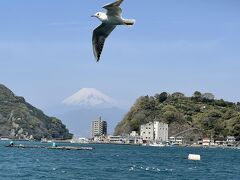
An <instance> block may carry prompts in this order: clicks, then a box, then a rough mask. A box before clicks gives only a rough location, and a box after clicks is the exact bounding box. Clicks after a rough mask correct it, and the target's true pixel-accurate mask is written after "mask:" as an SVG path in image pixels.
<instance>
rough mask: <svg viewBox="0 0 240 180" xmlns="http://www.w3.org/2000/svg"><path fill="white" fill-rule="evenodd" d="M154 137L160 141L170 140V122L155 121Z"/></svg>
mask: <svg viewBox="0 0 240 180" xmlns="http://www.w3.org/2000/svg"><path fill="white" fill-rule="evenodd" d="M154 132H155V133H154V134H155V136H154V139H155V140H156V141H160V142H166V141H168V124H165V123H161V122H159V121H154Z"/></svg>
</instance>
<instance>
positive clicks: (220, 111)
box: [115, 91, 240, 140]
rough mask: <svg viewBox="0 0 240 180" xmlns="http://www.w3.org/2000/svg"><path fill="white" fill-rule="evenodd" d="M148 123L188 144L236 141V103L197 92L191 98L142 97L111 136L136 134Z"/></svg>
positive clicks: (239, 122)
mask: <svg viewBox="0 0 240 180" xmlns="http://www.w3.org/2000/svg"><path fill="white" fill-rule="evenodd" d="M150 121H161V122H165V123H168V124H169V135H170V136H171V135H182V136H184V137H185V138H188V139H189V140H196V139H198V138H202V137H214V138H217V139H218V138H223V137H226V136H228V135H232V136H236V137H240V103H236V104H235V103H232V102H227V101H224V100H222V99H221V100H215V99H214V95H213V94H211V93H204V94H202V93H200V92H198V91H196V92H195V93H194V94H193V96H192V97H186V96H185V95H184V94H182V93H180V92H176V93H173V94H167V93H166V92H163V93H161V94H156V95H155V96H142V97H140V98H138V99H137V101H136V102H135V104H134V105H133V106H132V107H131V109H130V111H129V112H128V113H127V114H126V115H125V117H124V118H123V120H122V121H121V122H120V123H119V124H118V125H117V127H116V128H115V134H117V135H119V134H125V133H129V132H131V131H133V130H136V131H139V128H140V125H141V124H145V123H148V122H150ZM187 130H189V131H187ZM181 132H185V133H181Z"/></svg>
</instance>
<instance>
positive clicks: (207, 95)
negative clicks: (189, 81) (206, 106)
mask: <svg viewBox="0 0 240 180" xmlns="http://www.w3.org/2000/svg"><path fill="white" fill-rule="evenodd" d="M202 98H204V99H207V100H214V98H215V97H214V95H213V94H212V93H204V94H203V95H202Z"/></svg>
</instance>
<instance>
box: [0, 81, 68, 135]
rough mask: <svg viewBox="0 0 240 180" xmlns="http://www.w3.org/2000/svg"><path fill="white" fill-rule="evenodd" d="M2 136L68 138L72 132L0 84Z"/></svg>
mask: <svg viewBox="0 0 240 180" xmlns="http://www.w3.org/2000/svg"><path fill="white" fill-rule="evenodd" d="M2 136H4V137H10V138H17V139H25V138H31V137H33V138H34V139H41V138H57V139H68V138H71V137H72V134H70V133H69V131H68V130H67V129H66V127H65V125H63V124H62V122H61V121H60V120H59V119H57V118H54V117H48V116H46V115H45V114H44V113H43V112H42V111H41V110H39V109H37V108H35V107H33V106H32V105H30V104H29V103H27V102H26V101H25V99H24V98H23V97H19V96H15V95H14V93H13V92H12V91H11V90H9V89H8V88H7V87H5V86H4V85H1V84H0V137H2Z"/></svg>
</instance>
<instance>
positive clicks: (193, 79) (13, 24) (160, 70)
mask: <svg viewBox="0 0 240 180" xmlns="http://www.w3.org/2000/svg"><path fill="white" fill-rule="evenodd" d="M108 2H111V0H90V1H89V0H70V1H69V0H51V1H49V0H38V1H32V0H1V1H0V22H1V28H0V67H1V71H0V83H2V84H5V85H6V86H8V87H9V88H11V89H12V90H13V91H14V92H15V94H17V95H21V96H24V97H25V98H26V99H27V101H29V102H30V103H32V104H33V105H35V106H37V107H39V108H42V109H44V110H46V111H47V109H48V107H51V106H54V105H56V104H59V103H60V102H61V101H62V100H63V99H64V98H66V97H68V96H69V95H71V94H73V93H74V92H76V91H78V90H79V89H80V88H84V87H93V88H96V89H99V90H100V91H102V92H104V93H105V94H107V95H109V96H111V97H112V98H114V99H116V100H117V101H119V103H121V104H122V106H123V107H124V108H128V107H130V106H131V105H132V103H133V102H134V101H135V99H136V98H137V97H138V96H140V95H146V94H149V95H154V94H155V93H158V92H162V91H167V92H170V93H171V92H175V91H181V92H183V93H185V94H186V95H191V94H192V93H193V92H194V91H195V90H200V91H202V92H212V93H214V94H215V95H216V97H217V98H223V99H226V100H229V101H235V102H237V101H240V93H239V92H240V83H239V82H240V70H239V69H240V61H239V60H240V51H239V49H240V47H239V46H240V45H239V42H240V35H239V33H240V11H239V7H240V1H238V0H196V1H192V0H181V1H179V0H170V1H163V0H125V2H124V3H123V4H122V8H123V10H124V13H123V16H124V17H126V18H134V19H136V25H135V26H134V27H131V28H129V27H118V28H117V29H116V30H115V31H114V32H113V33H112V34H111V36H110V37H109V38H108V39H107V42H106V44H105V48H104V51H103V54H102V58H101V61H100V62H99V63H96V62H95V60H94V57H93V54H92V47H91V36H92V30H93V29H94V28H95V27H96V26H98V25H99V24H100V22H99V21H98V20H97V19H94V18H90V16H91V15H92V14H93V13H95V12H97V11H102V9H101V7H102V6H103V5H104V4H106V3H108Z"/></svg>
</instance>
